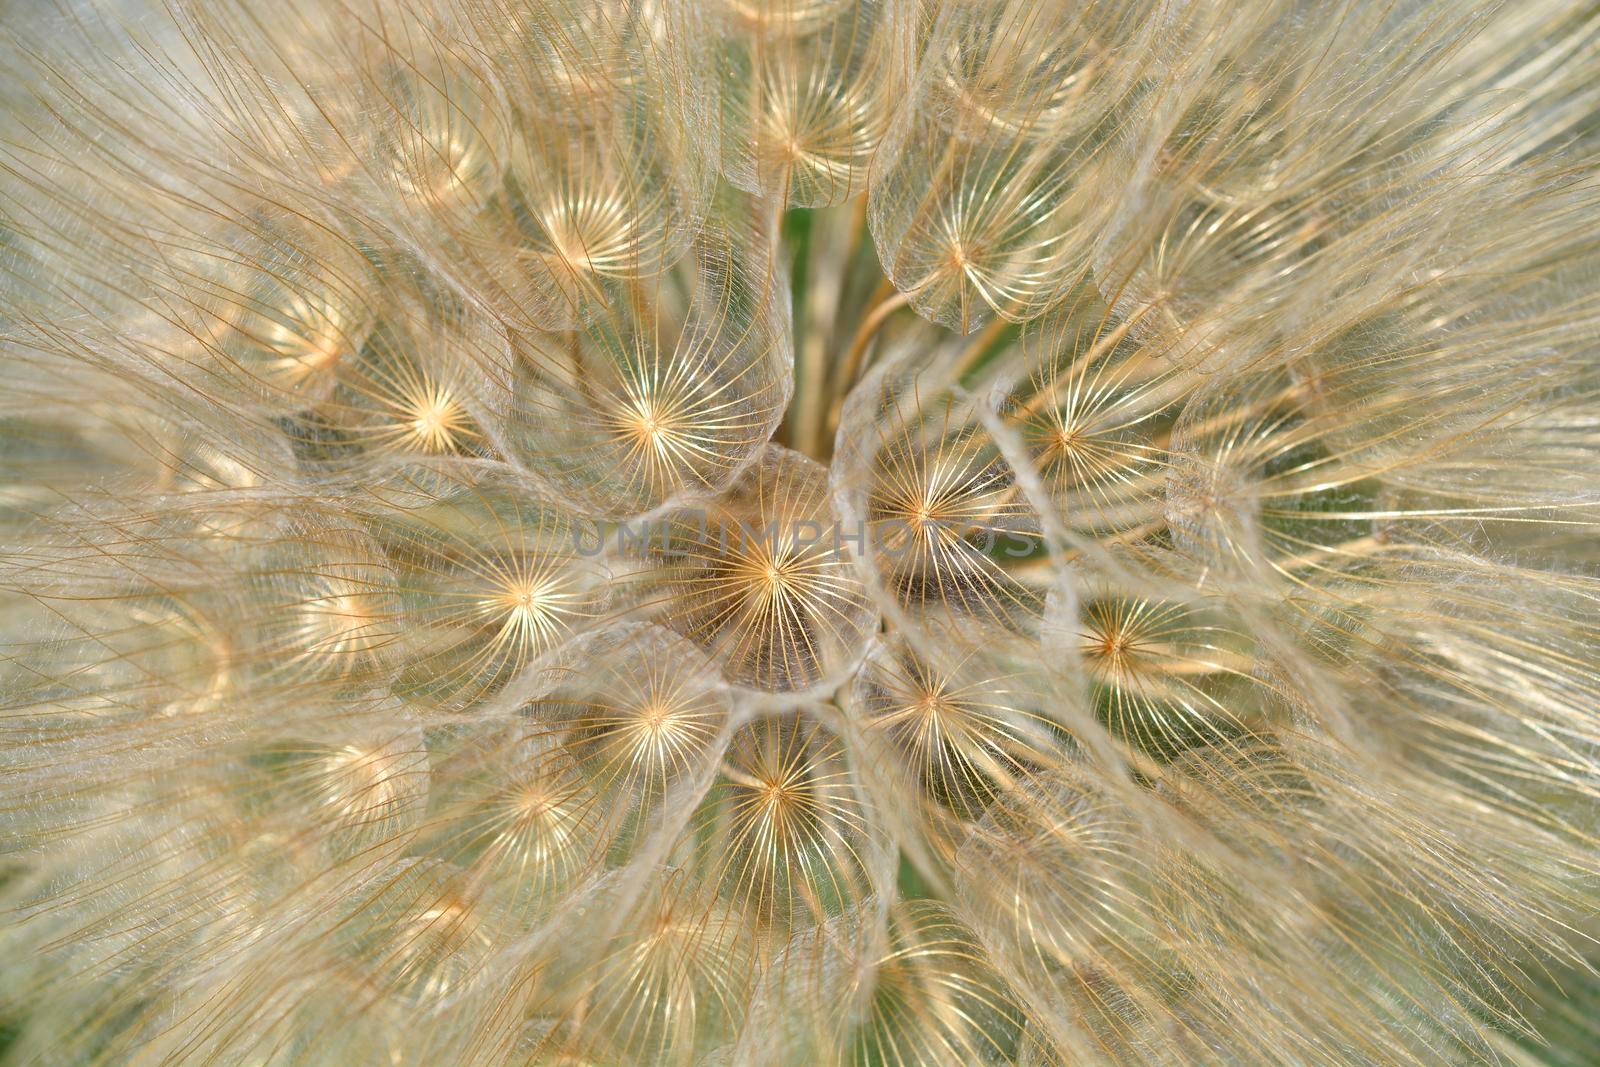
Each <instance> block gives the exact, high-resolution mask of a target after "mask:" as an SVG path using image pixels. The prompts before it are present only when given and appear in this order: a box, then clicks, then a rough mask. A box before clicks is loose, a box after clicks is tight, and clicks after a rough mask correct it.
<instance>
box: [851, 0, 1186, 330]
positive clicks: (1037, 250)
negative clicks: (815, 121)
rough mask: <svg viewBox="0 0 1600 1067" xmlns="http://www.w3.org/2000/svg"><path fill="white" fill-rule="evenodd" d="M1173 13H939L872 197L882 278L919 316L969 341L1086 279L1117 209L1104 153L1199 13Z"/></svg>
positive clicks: (1122, 6) (1097, 7) (1050, 1)
mask: <svg viewBox="0 0 1600 1067" xmlns="http://www.w3.org/2000/svg"><path fill="white" fill-rule="evenodd" d="M1169 7H1170V5H1164V4H1155V3H1145V2H1118V3H1111V4H1094V5H1089V6H1084V5H1078V4H1070V3H1064V2H1057V0H1047V2H1044V3H1036V2H1033V0H1016V2H1003V3H998V4H985V3H966V2H957V3H950V4H946V5H943V6H941V7H940V8H939V9H938V15H937V17H936V19H935V20H934V22H933V24H932V26H931V28H930V30H929V33H930V36H929V38H928V43H927V45H926V48H925V50H924V51H923V53H922V59H921V63H920V65H919V67H918V70H917V75H916V82H915V85H914V87H913V89H912V91H911V95H910V97H909V98H908V100H907V102H906V106H905V107H903V108H902V109H901V111H900V113H899V117H898V119H897V120H896V122H895V124H894V126H893V127H892V128H891V130H890V131H889V133H888V135H887V138H886V140H885V146H884V148H883V149H882V151H881V152H880V154H879V156H878V157H877V159H876V160H875V161H874V165H873V180H872V190H871V220H872V235H873V240H874V242H875V243H876V245H877V248H878V254H879V257H880V259H881V260H882V263H883V269H884V273H885V274H887V275H888V276H889V278H890V279H891V280H892V281H893V282H894V284H895V287H896V288H897V289H899V290H900V291H901V292H902V293H905V294H906V295H907V296H908V297H909V298H910V300H911V305H912V306H913V307H914V308H916V309H917V311H918V313H919V314H921V315H922V316H923V317H924V318H927V319H928V320H929V321H931V322H935V323H938V324H940V325H943V326H948V327H950V328H952V329H955V330H958V331H960V332H961V333H967V332H969V331H971V330H973V329H975V328H977V327H978V326H981V325H982V324H983V323H984V322H986V321H988V320H989V319H991V318H993V317H994V316H996V315H998V316H1001V317H1002V318H1005V319H1009V320H1011V321H1014V322H1022V321H1025V320H1027V319H1031V318H1033V317H1035V316H1036V315H1038V314H1040V313H1042V312H1043V311H1045V310H1046V309H1048V308H1049V307H1050V306H1051V305H1052V304H1053V303H1055V302H1056V301H1057V300H1059V299H1060V298H1061V297H1062V296H1064V295H1065V294H1066V293H1067V292H1068V291H1070V289H1071V288H1072V287H1073V286H1074V285H1075V284H1076V283H1077V282H1078V281H1079V280H1080V279H1081V278H1082V277H1083V275H1084V273H1085V272H1086V271H1087V269H1088V267H1089V263H1090V256H1091V252H1092V250H1093V248H1094V246H1095V243H1096V242H1097V241H1098V240H1100V239H1101V235H1102V227H1104V226H1105V225H1106V223H1108V222H1109V220H1110V219H1111V217H1112V216H1113V214H1114V212H1115V211H1116V209H1117V207H1118V205H1117V204H1116V202H1115V197H1116V194H1115V193H1114V192H1113V191H1112V190H1113V189H1115V185H1116V183H1115V182H1114V181H1110V180H1109V179H1106V180H1105V181H1106V182H1107V184H1102V178H1101V174H1100V172H1101V170H1102V168H1103V166H1104V163H1105V160H1106V159H1107V158H1109V156H1110V155H1111V153H1110V152H1109V150H1108V149H1109V147H1110V145H1111V143H1112V141H1113V140H1114V138H1116V137H1117V136H1118V135H1119V131H1120V129H1121V128H1122V127H1123V125H1124V124H1126V123H1129V122H1131V121H1133V120H1134V117H1135V116H1136V115H1137V114H1138V112H1139V108H1140V98H1141V97H1142V96H1143V95H1144V92H1145V88H1144V86H1145V84H1146V83H1147V82H1148V81H1151V80H1156V81H1159V80H1160V79H1162V78H1165V77H1170V76H1172V70H1171V69H1170V67H1169V64H1170V63H1171V61H1172V60H1174V59H1175V56H1174V55H1173V53H1172V43H1173V39H1174V38H1173V37H1172V36H1171V35H1172V34H1173V33H1174V31H1175V30H1176V28H1177V26H1178V25H1182V24H1183V23H1184V22H1185V21H1186V20H1187V19H1189V18H1191V17H1194V16H1191V15H1188V14H1186V13H1183V12H1181V11H1180V12H1179V13H1176V14H1173V13H1169V10H1168V9H1169ZM1114 56H1127V57H1131V58H1130V60H1129V61H1128V62H1125V63H1124V62H1118V61H1113V59H1112V57H1114Z"/></svg>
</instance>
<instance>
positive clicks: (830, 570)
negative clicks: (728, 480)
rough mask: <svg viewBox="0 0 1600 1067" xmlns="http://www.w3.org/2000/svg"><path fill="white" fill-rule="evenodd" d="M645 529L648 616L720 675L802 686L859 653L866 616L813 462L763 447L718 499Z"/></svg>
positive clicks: (848, 548) (773, 687)
mask: <svg viewBox="0 0 1600 1067" xmlns="http://www.w3.org/2000/svg"><path fill="white" fill-rule="evenodd" d="M646 533H647V534H648V537H647V539H646V544H645V545H644V546H643V547H642V549H641V551H643V552H645V553H646V555H645V560H646V561H647V569H646V570H645V571H644V572H643V573H642V575H641V577H642V580H643V581H644V583H645V585H646V588H648V589H649V590H650V592H649V593H647V594H646V599H647V600H648V602H649V604H650V605H651V607H652V609H653V613H654V614H655V616H656V617H657V618H658V619H659V621H660V622H661V623H662V625H665V626H667V627H669V628H671V629H672V630H675V631H677V632H678V633H681V634H683V635H684V636H686V637H688V638H689V639H690V640H691V641H693V642H694V643H695V644H697V645H699V646H700V647H701V648H704V649H705V650H706V651H707V653H708V654H709V655H710V656H711V658H712V660H713V661H714V662H715V663H716V664H717V665H718V667H719V669H720V670H721V671H722V672H723V675H724V677H726V678H727V679H728V680H729V681H732V682H735V683H738V684H740V685H745V686H750V687H751V688H754V689H761V690H767V691H776V692H792V691H796V690H805V689H811V688H814V687H818V686H821V685H823V684H825V683H827V682H829V681H831V680H837V679H839V678H840V677H842V676H843V675H844V674H845V673H846V672H847V671H848V670H849V669H850V668H851V666H853V664H854V663H855V662H856V661H857V660H858V659H859V657H860V655H861V649H862V642H863V640H864V638H865V637H866V635H867V634H868V633H869V632H870V631H871V628H872V626H873V624H874V613H873V610H872V607H871V604H870V602H869V601H868V599H867V596H866V593H865V591H864V589H863V587H862V585H861V583H860V581H859V579H858V578H857V576H856V572H855V569H854V566H853V564H852V562H851V553H852V552H853V551H854V548H853V547H852V545H851V544H850V543H847V542H846V541H845V538H844V533H843V532H842V531H841V529H840V528H839V527H838V525H837V524H836V523H835V522H834V519H833V512H832V509H831V508H830V507H829V498H828V492H827V476H826V474H825V472H824V470H823V468H822V467H821V466H820V465H819V464H818V463H817V462H816V461H815V460H811V459H807V458H806V457H804V456H801V455H799V454H798V453H795V452H790V451H788V450H787V449H783V448H779V447H777V446H768V447H767V448H766V450H765V451H763V452H762V453H761V455H760V458H759V460H758V461H757V463H756V464H755V465H754V466H752V467H750V468H749V469H748V470H747V471H746V472H745V473H744V474H742V475H741V476H740V478H739V479H738V481H736V482H735V483H734V485H733V487H732V489H731V490H730V492H729V494H728V495H727V496H726V497H724V498H722V499H720V500H718V501H715V502H713V503H712V504H710V505H708V506H706V507H704V508H695V509H692V510H689V509H686V510H684V511H680V512H673V513H670V514H669V515H667V516H666V518H665V520H664V521H661V522H658V523H655V524H651V525H649V526H648V527H647V528H646ZM852 536H853V535H852Z"/></svg>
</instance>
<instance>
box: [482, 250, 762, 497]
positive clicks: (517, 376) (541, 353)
mask: <svg viewBox="0 0 1600 1067" xmlns="http://www.w3.org/2000/svg"><path fill="white" fill-rule="evenodd" d="M744 237H748V233H747V232H746V231H744V230H743V229H741V228H738V227H735V228H732V229H729V230H725V231H722V230H711V229H708V230H707V231H706V232H704V233H703V234H702V235H701V237H700V238H699V241H698V242H697V244H696V248H695V252H694V254H693V255H692V256H691V257H690V258H689V259H687V260H686V261H684V262H683V263H682V264H681V265H680V266H679V267H678V268H677V269H675V270H673V271H670V272H668V273H667V274H665V275H662V276H661V277H659V278H654V279H650V280H648V281H642V282H633V281H625V280H611V279H606V280H602V281H600V282H599V283H598V284H597V286H596V288H595V291H594V294H593V296H592V298H591V299H592V305H591V306H592V307H593V309H594V314H593V316H592V317H591V318H590V320H589V322H588V323H587V324H586V325H585V326H583V327H581V328H579V329H577V330H575V331H571V332H567V333H559V334H519V335H516V336H515V337H514V338H513V352H514V355H515V357H516V364H515V366H514V367H513V369H512V376H511V380H510V383H509V389H508V395H506V396H505V397H504V400H503V404H504V415H503V418H504V421H505V426H506V430H505V441H506V448H507V451H508V453H509V455H510V457H511V458H513V459H515V460H517V461H518V462H520V463H521V464H523V465H525V466H526V467H527V469H528V470H529V471H530V472H531V473H532V474H533V475H535V476H536V477H539V478H540V479H541V480H543V481H544V482H546V483H547V484H548V485H550V486H551V488H552V490H553V491H554V492H555V493H557V494H558V495H560V496H561V497H562V498H563V499H565V500H567V501H568V502H570V504H571V505H573V506H575V507H577V508H579V509H581V510H583V511H587V512H589V513H591V514H595V515H600V516H605V517H610V518H627V517H630V516H636V515H641V514H643V513H646V512H650V511H652V510H654V509H656V508H658V507H659V506H660V505H662V504H666V503H668V502H670V501H673V500H675V499H679V498H683V497H691V498H692V497H696V496H707V495H710V494H712V493H715V492H719V491H722V490H724V489H726V488H727V487H728V486H729V484H730V483H731V482H732V481H733V479H734V478H735V476H737V475H738V473H739V472H740V471H741V470H742V469H743V468H744V467H746V466H747V465H748V464H749V463H751V462H753V461H754V459H755V457H756V456H757V454H758V453H759V452H760V451H761V449H762V448H763V447H764V446H765V444H766V441H767V439H768V437H770V436H771V433H772V430H773V428H774V427H775V426H776V425H777V423H778V420H779V419H781V418H782V416H783V409H784V406H785V404H786V403H787V402H788V398H789V393H790V390H791V382H792V380H793V369H792V362H793V356H792V352H791V348H790V340H789V308H788V301H787V299H786V297H785V296H784V295H783V280H782V275H781V274H775V273H772V271H771V268H770V264H769V262H767V261H766V260H765V258H764V257H762V256H761V255H759V254H758V253H757V249H758V248H759V245H757V246H756V248H752V247H751V246H750V244H749V243H748V242H747V241H746V240H744V239H743V238H744Z"/></svg>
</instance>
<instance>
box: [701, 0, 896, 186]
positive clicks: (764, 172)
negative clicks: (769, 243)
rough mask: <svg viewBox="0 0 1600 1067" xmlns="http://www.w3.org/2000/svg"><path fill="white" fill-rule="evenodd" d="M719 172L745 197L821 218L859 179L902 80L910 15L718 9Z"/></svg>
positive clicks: (770, 6)
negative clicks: (821, 210) (810, 210)
mask: <svg viewBox="0 0 1600 1067" xmlns="http://www.w3.org/2000/svg"><path fill="white" fill-rule="evenodd" d="M713 6H714V7H716V8H718V11H717V15H718V16H719V18H720V23H721V27H720V28H721V31H722V32H721V36H720V39H719V40H718V42H717V45H716V50H717V62H718V65H719V67H720V70H721V75H722V89H723V94H722V111H723V114H722V129H723V146H722V167H723V173H724V175H726V176H727V178H728V179H729V180H730V181H732V182H733V183H734V184H735V185H737V186H739V187H740V188H741V189H746V190H748V191H750V192H753V193H759V194H762V195H763V196H764V197H768V198H773V199H775V200H776V201H777V202H778V203H780V204H782V205H785V206H793V207H825V206H827V205H829V204H836V203H839V202H841V201H843V200H845V199H848V198H849V197H852V196H855V195H857V194H859V193H861V192H864V191H865V189H866V176H867V171H868V168H869V166H870V165H871V163H872V159H873V155H874V153H876V151H877V149H878V145H879V142H880V141H881V140H882V138H883V135H884V133H885V131H886V130H887V129H888V126H889V122H890V120H891V118H892V117H893V115H894V112H895V109H896V107H897V106H898V105H899V103H900V102H901V100H902V98H903V93H904V89H905V87H906V84H907V81H908V78H909V72H908V70H907V67H908V60H909V55H910V27H909V25H908V24H907V22H908V20H907V17H906V13H905V10H904V9H905V5H903V4H900V3H896V2H880V0H868V2H866V3H852V4H831V3H815V4H814V3H803V2H795V0H755V2H746V0H722V2H720V3H719V4H717V5H713Z"/></svg>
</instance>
